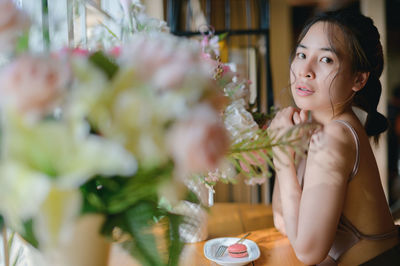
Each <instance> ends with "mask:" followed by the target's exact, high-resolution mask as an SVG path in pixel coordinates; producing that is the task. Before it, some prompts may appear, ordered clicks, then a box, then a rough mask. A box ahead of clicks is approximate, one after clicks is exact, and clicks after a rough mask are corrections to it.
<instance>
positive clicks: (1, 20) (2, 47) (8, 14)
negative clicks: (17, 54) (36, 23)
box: [0, 0, 29, 52]
mask: <svg viewBox="0 0 400 266" xmlns="http://www.w3.org/2000/svg"><path fill="white" fill-rule="evenodd" d="M0 10H1V16H0V52H11V51H12V50H13V49H14V48H15V43H16V42H17V39H18V36H19V35H21V33H22V32H23V31H24V30H25V29H27V28H28V26H29V23H28V19H27V16H26V15H25V14H23V13H22V12H21V11H20V10H19V9H18V8H17V7H16V6H15V5H14V3H13V1H11V0H0Z"/></svg>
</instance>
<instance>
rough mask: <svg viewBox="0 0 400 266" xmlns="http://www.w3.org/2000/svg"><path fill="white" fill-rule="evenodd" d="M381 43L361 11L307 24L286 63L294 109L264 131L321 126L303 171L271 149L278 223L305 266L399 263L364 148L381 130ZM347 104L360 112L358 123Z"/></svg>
mask: <svg viewBox="0 0 400 266" xmlns="http://www.w3.org/2000/svg"><path fill="white" fill-rule="evenodd" d="M379 38H380V37H379V33H378V31H377V29H376V27H375V26H374V25H373V21H372V20H371V19H370V18H368V17H365V16H363V15H361V14H354V13H349V12H347V11H338V12H330V13H325V14H321V15H319V16H317V17H315V18H313V19H312V20H311V21H310V22H309V23H308V24H307V25H306V26H305V28H304V30H303V32H302V33H301V35H300V37H299V41H298V43H297V46H296V49H295V52H294V54H293V57H292V60H291V67H290V69H291V75H290V79H291V92H292V95H293V98H294V101H295V103H296V105H297V108H293V107H288V108H285V109H283V110H281V111H280V112H278V113H277V115H276V117H275V118H274V119H273V121H272V122H271V125H270V127H269V129H268V130H269V131H271V133H272V132H273V134H278V135H282V134H284V133H285V132H287V130H289V129H290V128H291V127H293V126H294V125H296V124H299V123H301V122H305V121H307V120H308V119H312V120H313V121H316V122H319V123H320V124H322V130H320V131H318V132H315V133H314V134H313V136H312V137H311V140H310V144H309V150H308V153H307V156H306V158H305V159H304V160H303V161H304V165H303V166H304V167H303V170H301V169H299V168H301V167H299V166H298V165H296V164H295V162H297V160H295V159H294V158H295V156H296V155H295V154H294V152H293V151H291V150H287V151H282V150H280V149H279V148H275V149H274V165H275V168H276V182H275V187H274V195H273V209H274V222H275V226H276V228H278V230H280V231H281V232H282V233H284V234H286V235H287V237H288V238H289V240H290V243H291V245H292V247H293V249H294V251H295V253H296V256H297V257H298V258H299V259H300V260H301V261H302V262H303V263H305V264H308V265H314V264H321V265H336V264H340V265H360V264H362V263H365V262H369V263H372V262H375V263H378V264H377V265H392V264H390V263H393V265H399V264H400V248H399V247H400V245H399V235H398V229H397V227H396V226H395V224H394V222H393V218H392V215H391V213H390V210H389V208H388V205H387V202H386V198H385V195H384V192H383V189H382V185H381V181H380V177H379V172H378V167H377V164H376V161H375V158H374V154H373V152H372V150H371V146H370V142H369V137H374V138H375V140H377V137H378V136H379V134H380V133H382V132H383V131H385V130H386V129H387V126H388V125H387V121H386V119H385V117H384V116H382V115H381V114H380V113H378V112H377V110H376V108H377V105H378V102H379V98H380V94H381V84H380V81H379V77H380V75H381V73H382V69H383V54H382V46H381V43H380V40H379ZM354 106H355V107H359V108H360V109H362V110H364V111H365V112H366V113H367V118H366V122H365V124H364V125H363V123H361V122H360V120H359V118H358V117H357V116H356V115H355V113H354V112H353V108H352V107H354ZM288 154H289V155H290V156H288ZM277 158H279V159H277ZM395 257H397V258H395ZM382 260H383V261H384V263H383V264H382Z"/></svg>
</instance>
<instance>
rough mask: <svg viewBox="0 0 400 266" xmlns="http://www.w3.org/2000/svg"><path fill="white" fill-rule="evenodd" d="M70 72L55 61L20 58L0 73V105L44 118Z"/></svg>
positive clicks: (42, 58)
mask: <svg viewBox="0 0 400 266" xmlns="http://www.w3.org/2000/svg"><path fill="white" fill-rule="evenodd" d="M68 81H69V69H68V68H67V67H66V66H65V64H63V63H62V62H61V61H60V60H58V59H57V58H44V57H32V56H28V55H25V56H21V57H19V58H18V59H16V61H14V62H13V63H11V64H10V65H8V66H7V67H5V68H4V69H3V70H2V71H1V72H0V104H1V106H2V107H11V108H13V109H16V110H18V111H20V112H22V113H24V114H28V115H31V116H32V115H33V116H37V115H44V114H46V113H47V112H49V111H50V110H51V109H52V108H54V107H55V105H56V104H57V102H58V100H59V98H60V96H61V95H62V93H63V91H64V90H65V89H66V86H67V82H68Z"/></svg>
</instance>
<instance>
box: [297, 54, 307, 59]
mask: <svg viewBox="0 0 400 266" xmlns="http://www.w3.org/2000/svg"><path fill="white" fill-rule="evenodd" d="M297 58H299V59H304V58H306V55H305V54H304V53H297Z"/></svg>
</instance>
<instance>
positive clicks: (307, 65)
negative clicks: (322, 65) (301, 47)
mask: <svg viewBox="0 0 400 266" xmlns="http://www.w3.org/2000/svg"><path fill="white" fill-rule="evenodd" d="M299 75H300V77H305V78H308V79H313V78H315V72H314V68H313V66H312V62H310V61H309V62H304V63H303V64H302V65H301V66H300V69H299Z"/></svg>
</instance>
